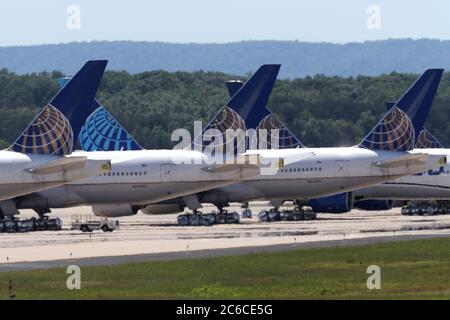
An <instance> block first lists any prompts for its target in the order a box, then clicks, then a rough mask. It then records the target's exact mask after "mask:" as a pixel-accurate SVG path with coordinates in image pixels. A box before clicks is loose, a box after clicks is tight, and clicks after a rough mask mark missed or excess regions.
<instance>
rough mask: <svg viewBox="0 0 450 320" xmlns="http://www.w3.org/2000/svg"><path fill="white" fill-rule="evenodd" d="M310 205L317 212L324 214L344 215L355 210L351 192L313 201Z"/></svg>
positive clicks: (310, 201)
mask: <svg viewBox="0 0 450 320" xmlns="http://www.w3.org/2000/svg"><path fill="white" fill-rule="evenodd" d="M308 205H309V206H310V207H311V208H312V209H313V210H314V211H315V212H323V213H344V212H349V211H351V210H352V209H353V194H352V193H351V192H345V193H340V194H335V195H332V196H328V197H324V198H319V199H311V200H309V203H308Z"/></svg>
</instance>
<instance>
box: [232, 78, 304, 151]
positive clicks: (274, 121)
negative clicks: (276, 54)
mask: <svg viewBox="0 0 450 320" xmlns="http://www.w3.org/2000/svg"><path fill="white" fill-rule="evenodd" d="M243 85H244V83H243V82H242V81H240V80H231V81H227V82H226V86H227V89H228V94H229V95H230V98H231V97H233V96H234V95H235V94H236V93H237V92H238V91H239V89H240V88H241V87H242V86H243ZM266 110H267V112H266V113H260V114H259V115H260V117H259V118H258V119H253V120H254V121H253V123H256V122H257V123H258V126H257V127H255V128H253V127H252V126H251V125H250V124H249V123H248V122H249V121H246V126H247V129H266V130H267V132H268V137H267V140H268V141H267V145H268V147H269V148H270V147H271V145H270V141H271V135H270V132H271V130H272V129H278V130H279V133H278V136H279V143H278V145H279V148H280V149H287V148H304V147H305V146H304V145H303V144H302V143H301V142H300V139H298V138H297V137H296V136H295V135H294V134H293V133H292V132H291V131H290V130H289V129H288V128H287V127H286V126H285V125H284V124H283V123H282V122H281V121H280V120H279V119H278V117H277V116H276V115H275V114H273V112H272V111H271V110H270V109H269V108H268V107H266Z"/></svg>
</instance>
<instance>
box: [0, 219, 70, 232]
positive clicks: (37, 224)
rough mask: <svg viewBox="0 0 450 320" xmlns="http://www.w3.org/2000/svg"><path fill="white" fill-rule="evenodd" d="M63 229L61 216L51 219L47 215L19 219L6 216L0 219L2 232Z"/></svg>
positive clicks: (0, 230)
mask: <svg viewBox="0 0 450 320" xmlns="http://www.w3.org/2000/svg"><path fill="white" fill-rule="evenodd" d="M61 229H62V220H61V219H59V218H52V219H49V218H48V217H47V216H45V215H44V216H42V217H39V218H38V219H36V218H30V219H17V218H15V217H5V219H0V233H2V232H8V233H16V232H33V231H58V230H61Z"/></svg>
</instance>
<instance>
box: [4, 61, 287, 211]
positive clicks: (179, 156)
mask: <svg viewBox="0 0 450 320" xmlns="http://www.w3.org/2000/svg"><path fill="white" fill-rule="evenodd" d="M277 73H278V69H277V70H276V72H273V68H272V67H270V66H269V67H264V68H261V69H260V71H259V72H257V73H255V75H254V76H253V77H252V78H251V79H250V80H249V81H248V82H247V83H246V85H245V86H244V87H243V88H242V90H240V92H239V93H238V94H236V95H234V96H233V97H232V98H231V99H229V101H228V103H227V105H233V106H235V107H238V108H239V107H242V108H248V109H249V110H250V109H253V108H254V104H261V103H262V104H266V103H267V100H268V98H269V96H270V92H271V90H272V87H273V85H274V82H275V80H276V76H277ZM92 101H93V99H92V100H91V104H92V105H93V106H98V103H92ZM80 140H81V145H82V146H83V147H86V148H88V149H91V150H99V149H100V150H101V149H102V148H111V147H113V148H114V149H116V148H118V149H119V150H125V149H132V148H134V149H139V146H138V145H137V144H133V143H130V141H129V135H128V134H127V133H126V132H125V131H122V130H121V129H120V128H117V126H116V124H115V122H114V121H112V120H111V119H110V118H109V117H108V115H107V114H106V113H105V110H104V109H102V108H100V109H97V111H95V112H94V114H93V115H92V116H91V117H89V119H88V120H87V122H86V124H85V126H84V127H83V129H82V130H81V134H80ZM74 155H77V156H82V157H88V159H104V158H105V157H107V158H108V159H111V165H110V167H109V168H107V169H108V170H105V171H104V172H102V173H101V174H99V175H97V176H96V177H90V178H87V179H82V180H79V181H76V182H73V183H68V184H66V185H64V186H61V187H58V188H54V189H52V190H49V192H39V193H34V194H31V195H27V196H23V197H19V198H16V199H14V201H13V203H14V205H15V207H14V208H18V209H21V208H32V209H34V210H35V211H36V212H38V213H39V214H40V215H42V214H45V213H47V212H49V210H50V208H60V207H67V206H75V205H82V204H91V205H92V207H93V210H94V213H95V214H98V215H131V214H135V213H136V212H137V210H138V209H140V208H142V207H143V206H144V205H145V204H147V203H152V202H158V201H163V200H166V199H172V198H176V197H183V196H187V195H190V194H192V193H197V192H201V191H205V190H209V189H212V188H215V187H220V186H224V185H227V184H230V183H236V182H238V181H241V180H243V179H245V178H247V177H250V176H255V175H259V173H260V171H259V169H260V167H259V166H260V160H261V157H260V156H259V155H250V154H238V155H237V158H236V161H235V162H233V163H224V164H221V163H211V160H212V159H211V158H210V157H209V156H207V155H205V154H204V153H202V152H198V151H190V150H130V151H91V152H86V151H76V152H74ZM186 201H189V198H186Z"/></svg>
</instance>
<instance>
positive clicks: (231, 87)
mask: <svg viewBox="0 0 450 320" xmlns="http://www.w3.org/2000/svg"><path fill="white" fill-rule="evenodd" d="M225 85H226V86H227V90H228V95H229V96H230V98H231V97H232V96H234V95H235V94H236V93H237V92H238V91H239V89H240V88H242V86H243V85H244V83H243V82H242V81H241V80H229V81H227V82H225Z"/></svg>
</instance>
